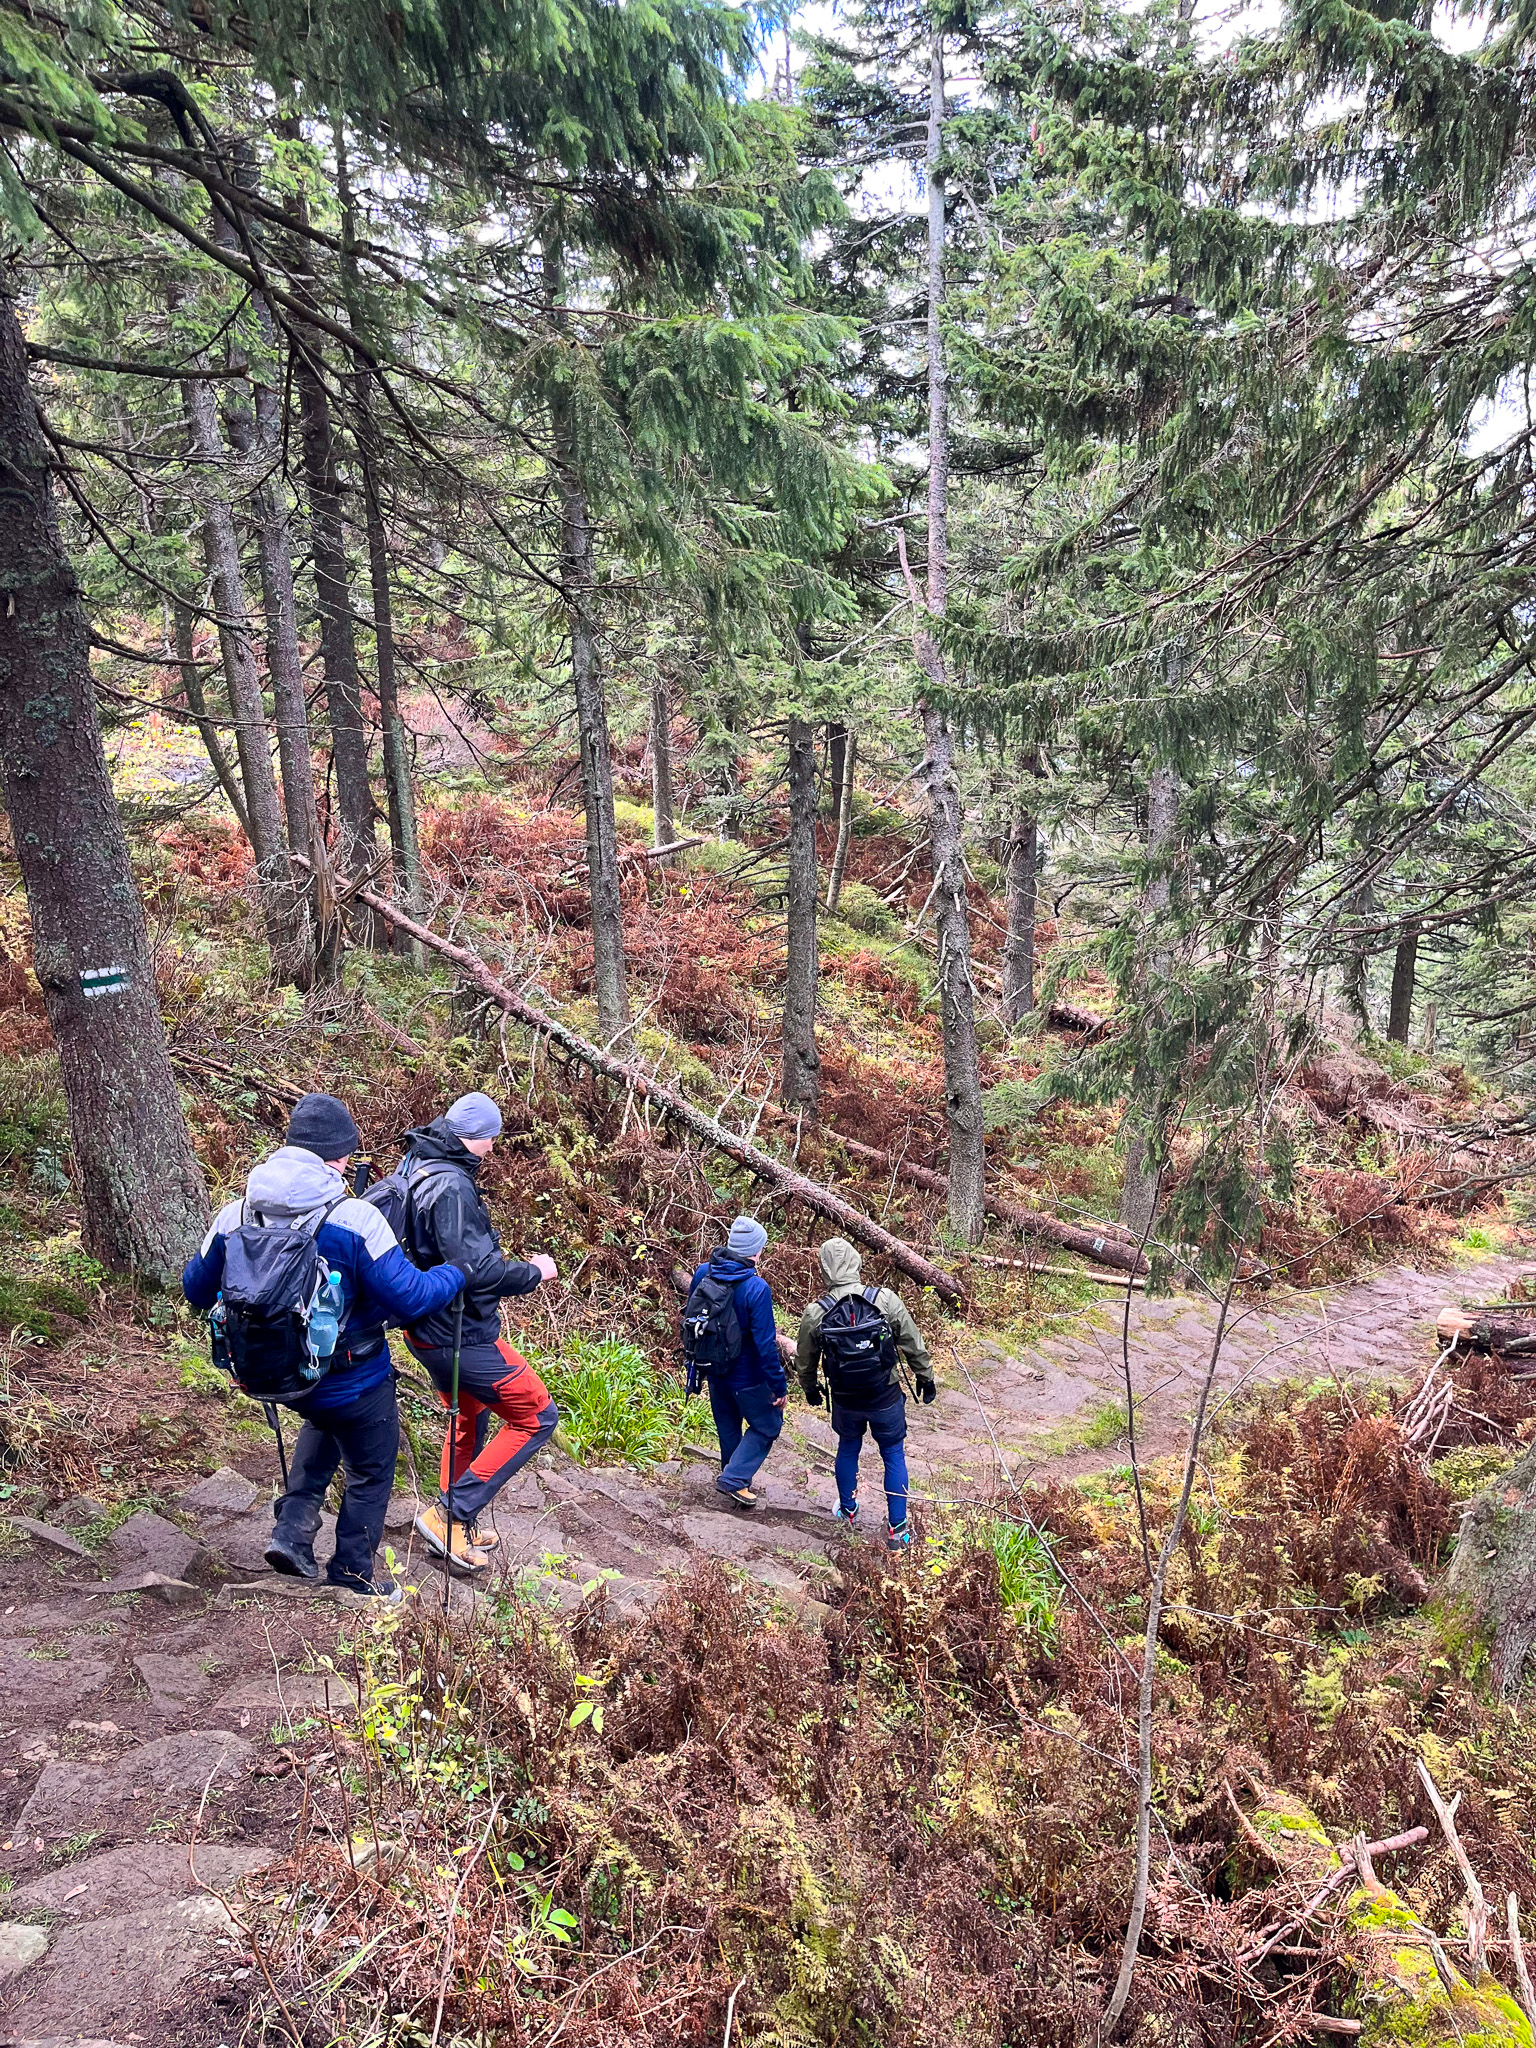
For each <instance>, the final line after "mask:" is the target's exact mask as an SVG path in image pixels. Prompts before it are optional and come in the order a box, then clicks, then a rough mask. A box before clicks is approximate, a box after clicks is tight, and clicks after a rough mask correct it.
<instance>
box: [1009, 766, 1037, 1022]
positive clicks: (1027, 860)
mask: <svg viewBox="0 0 1536 2048" xmlns="http://www.w3.org/2000/svg"><path fill="white" fill-rule="evenodd" d="M1039 844H1040V834H1039V829H1038V827H1037V826H1036V824H1035V818H1034V813H1033V811H1032V810H1030V809H1029V808H1028V807H1027V806H1025V805H1024V804H1022V803H1021V804H1020V805H1019V806H1018V808H1017V810H1016V811H1015V812H1014V815H1013V824H1012V827H1011V829H1010V832H1009V837H1008V862H1007V877H1008V890H1007V905H1006V917H1007V922H1008V931H1007V936H1006V938H1005V939H1004V941H1003V1022H1004V1023H1005V1024H1008V1025H1014V1024H1022V1023H1023V1021H1024V1019H1025V1018H1026V1017H1027V1016H1028V1015H1029V1013H1030V1011H1031V1010H1033V1008H1034V1007H1035V874H1036V870H1037V867H1038V864H1039Z"/></svg>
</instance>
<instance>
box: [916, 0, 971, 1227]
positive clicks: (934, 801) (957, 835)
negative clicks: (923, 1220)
mask: <svg viewBox="0 0 1536 2048" xmlns="http://www.w3.org/2000/svg"><path fill="white" fill-rule="evenodd" d="M943 145H944V43H943V38H942V37H941V36H938V35H936V36H935V37H934V39H933V48H932V52H931V57H930V63H929V94H928V152H927V162H928V610H929V612H930V613H931V614H932V615H933V616H934V617H935V618H942V617H943V615H944V611H945V608H946V605H947V603H948V596H949V377H948V370H947V367H946V364H945V360H944V323H943V315H944V179H943V175H942V173H941V172H940V170H939V158H940V156H941V154H942V151H943ZM917 657H918V660H919V661H920V662H921V664H922V667H923V669H924V672H925V673H926V675H927V677H928V680H929V684H930V686H931V687H933V688H934V689H938V688H941V687H942V686H943V683H944V656H943V653H942V652H941V650H940V648H939V644H938V642H937V641H936V640H935V639H934V638H933V635H932V634H931V633H922V634H920V635H919V636H918V643H917ZM922 714H923V741H924V745H925V749H926V759H925V761H924V773H925V777H926V780H927V784H928V795H929V802H930V806H931V823H930V826H929V855H930V859H931V862H932V869H933V906H934V925H935V928H936V930H937V933H938V941H939V1019H940V1024H941V1026H942V1029H943V1036H944V1108H945V1114H946V1117H947V1119H948V1124H949V1225H950V1228H951V1230H953V1231H954V1232H955V1234H956V1236H957V1237H959V1238H960V1239H961V1241H962V1242H963V1243H965V1244H974V1243H975V1242H976V1240H977V1238H979V1237H980V1235H981V1233H982V1229H983V1227H984V1223H985V1207H984V1204H985V1194H986V1143H985V1135H986V1134H985V1131H984V1129H983V1125H982V1116H981V1074H980V1060H979V1056H978V1053H977V1046H976V989H975V984H974V983H973V981H972V979H971V922H970V915H969V912H968V909H967V906H966V900H965V879H966V878H965V847H964V832H965V819H964V814H963V812H962V810H961V806H960V788H959V784H958V782H957V780H956V777H955V767H954V741H953V736H952V734H951V732H950V728H949V721H948V719H947V718H946V717H945V715H944V713H943V712H942V711H940V710H939V708H938V706H937V705H936V704H935V703H933V702H932V700H931V699H930V698H929V697H927V696H926V695H925V696H924V699H923V704H922Z"/></svg>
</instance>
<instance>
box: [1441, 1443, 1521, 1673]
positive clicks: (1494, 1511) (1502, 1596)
mask: <svg viewBox="0 0 1536 2048" xmlns="http://www.w3.org/2000/svg"><path fill="white" fill-rule="evenodd" d="M1445 1591H1446V1597H1447V1599H1448V1600H1449V1601H1450V1602H1452V1603H1453V1604H1455V1605H1457V1606H1459V1607H1461V1608H1462V1609H1463V1610H1464V1611H1465V1612H1467V1613H1468V1614H1469V1615H1470V1616H1471V1617H1472V1618H1473V1619H1474V1620H1475V1621H1476V1623H1477V1625H1478V1626H1479V1627H1481V1628H1484V1629H1486V1630H1487V1631H1488V1632H1489V1634H1490V1635H1491V1637H1492V1646H1493V1678H1494V1683H1495V1684H1496V1685H1497V1686H1498V1688H1499V1690H1500V1692H1502V1693H1504V1694H1506V1695H1508V1694H1511V1693H1513V1692H1514V1691H1515V1690H1516V1689H1517V1688H1518V1686H1519V1684H1520V1678H1521V1674H1522V1672H1523V1671H1524V1669H1525V1665H1526V1659H1527V1658H1528V1657H1529V1656H1530V1654H1531V1650H1532V1648H1533V1646H1536V1448H1532V1449H1531V1450H1529V1451H1527V1452H1526V1453H1525V1455H1524V1456H1523V1457H1522V1458H1520V1459H1519V1460H1518V1461H1517V1462H1516V1463H1515V1464H1514V1465H1512V1466H1511V1467H1510V1469H1509V1470H1508V1471H1507V1472H1506V1473H1504V1474H1503V1476H1502V1477H1501V1478H1499V1479H1497V1480H1495V1481H1494V1483H1493V1485H1492V1486H1490V1487H1488V1488H1486V1489H1485V1490H1484V1491H1483V1492H1482V1493H1480V1494H1478V1496H1477V1498H1476V1499H1475V1500H1474V1501H1473V1502H1472V1504H1471V1506H1470V1507H1469V1508H1468V1509H1467V1511H1466V1513H1465V1514H1464V1515H1463V1516H1462V1520H1461V1532H1460V1534H1459V1535H1458V1536H1457V1538H1456V1552H1455V1555H1454V1556H1453V1557H1452V1559H1451V1566H1450V1570H1449V1572H1448V1573H1447V1574H1446V1581H1445Z"/></svg>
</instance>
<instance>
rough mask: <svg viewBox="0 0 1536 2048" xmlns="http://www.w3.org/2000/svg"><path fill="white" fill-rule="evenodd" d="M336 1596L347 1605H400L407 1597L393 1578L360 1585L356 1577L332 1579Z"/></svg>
mask: <svg viewBox="0 0 1536 2048" xmlns="http://www.w3.org/2000/svg"><path fill="white" fill-rule="evenodd" d="M331 1584H332V1585H333V1586H334V1587H335V1588H336V1597H337V1599H338V1600H340V1601H341V1602H342V1604H343V1605H344V1606H346V1607H398V1606H399V1605H400V1602H401V1601H402V1600H403V1599H404V1598H405V1595H404V1594H403V1593H402V1592H401V1590H400V1588H399V1587H398V1586H397V1585H396V1584H395V1582H394V1580H393V1579H375V1580H373V1582H372V1583H371V1584H370V1585H366V1586H365V1585H360V1584H359V1583H358V1582H357V1581H356V1580H355V1579H332V1580H331Z"/></svg>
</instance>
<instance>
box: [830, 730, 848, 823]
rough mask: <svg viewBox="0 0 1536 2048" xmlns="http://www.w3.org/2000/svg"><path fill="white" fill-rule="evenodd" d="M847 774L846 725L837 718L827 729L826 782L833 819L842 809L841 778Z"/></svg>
mask: <svg viewBox="0 0 1536 2048" xmlns="http://www.w3.org/2000/svg"><path fill="white" fill-rule="evenodd" d="M847 772H848V724H847V721H846V719H842V718H838V719H834V720H833V722H832V723H831V724H830V725H829V726H828V727H827V782H828V785H829V789H828V793H829V795H830V796H831V799H832V815H833V817H834V818H836V817H837V815H838V813H839V812H840V811H841V810H842V807H843V777H844V776H845V775H846V774H847Z"/></svg>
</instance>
